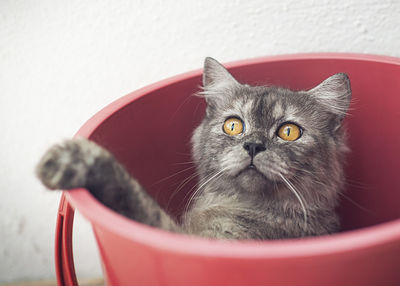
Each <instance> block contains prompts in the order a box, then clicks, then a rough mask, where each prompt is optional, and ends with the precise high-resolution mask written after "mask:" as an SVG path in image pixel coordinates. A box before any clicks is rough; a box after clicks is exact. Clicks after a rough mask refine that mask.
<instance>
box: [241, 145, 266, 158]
mask: <svg viewBox="0 0 400 286" xmlns="http://www.w3.org/2000/svg"><path fill="white" fill-rule="evenodd" d="M243 148H244V149H245V150H246V151H247V152H248V153H249V155H250V156H251V157H252V158H253V157H254V156H255V155H257V154H258V153H260V152H262V151H265V150H266V149H267V148H265V146H264V144H261V143H252V142H246V143H244V145H243Z"/></svg>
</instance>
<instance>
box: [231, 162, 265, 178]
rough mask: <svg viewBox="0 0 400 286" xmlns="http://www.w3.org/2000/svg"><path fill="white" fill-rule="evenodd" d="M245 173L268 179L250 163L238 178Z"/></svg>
mask: <svg viewBox="0 0 400 286" xmlns="http://www.w3.org/2000/svg"><path fill="white" fill-rule="evenodd" d="M244 173H248V174H258V175H260V176H262V177H264V178H265V179H267V177H266V176H265V175H264V174H263V173H262V172H261V171H260V170H259V169H258V168H257V167H256V165H254V164H253V163H250V164H249V165H248V166H247V167H246V168H244V169H242V170H241V171H240V172H239V174H238V176H240V175H242V174H244Z"/></svg>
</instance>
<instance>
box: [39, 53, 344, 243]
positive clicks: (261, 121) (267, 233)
mask: <svg viewBox="0 0 400 286" xmlns="http://www.w3.org/2000/svg"><path fill="white" fill-rule="evenodd" d="M200 95H201V96H204V98H205V100H206V101H207V110H206V114H205V117H204V120H203V122H202V123H201V124H200V125H199V126H198V127H197V129H196V130H195V132H194V135H193V138H192V144H193V157H194V160H195V162H196V166H197V172H198V175H199V178H200V182H199V184H198V188H197V190H196V192H195V194H194V195H193V196H192V201H191V206H190V208H189V209H188V210H187V211H186V212H185V214H184V216H183V223H182V224H181V225H178V224H177V223H176V222H175V221H174V220H173V219H171V218H170V217H169V216H168V214H166V213H165V212H164V210H162V209H161V208H160V207H159V206H158V204H157V203H156V202H155V201H154V200H153V199H152V198H151V197H150V196H148V195H147V193H146V192H145V190H144V189H143V188H142V187H141V185H140V184H139V183H138V182H137V181H136V180H135V179H134V178H131V177H130V176H129V174H128V173H127V172H126V170H125V169H124V168H123V167H122V166H121V165H120V164H119V163H118V162H117V161H116V160H115V158H114V157H113V156H112V155H111V154H110V153H109V152H108V151H106V150H104V149H103V148H101V147H100V146H98V145H97V144H95V143H93V142H90V141H88V140H85V139H80V140H69V141H67V142H64V143H63V144H61V145H56V146H55V147H53V148H51V149H50V150H49V151H48V152H47V153H46V154H45V155H44V157H43V158H42V160H41V161H40V163H39V165H38V167H37V174H38V177H39V178H40V179H41V180H42V182H43V183H44V184H45V185H46V186H47V187H48V188H50V189H73V188H78V187H85V188H87V189H88V190H89V191H90V192H91V193H92V194H93V195H94V196H95V197H96V198H97V199H99V200H100V201H101V202H103V203H104V204H105V205H107V206H108V207H110V208H112V209H113V210H115V211H117V212H119V213H121V214H123V215H125V216H127V217H130V218H132V219H135V220H137V221H140V222H142V223H146V224H149V225H152V226H156V227H160V228H163V229H166V230H171V231H175V232H182V233H187V234H192V235H199V236H203V237H209V238H223V239H281V238H295V237H304V236H311V235H322V234H329V233H333V232H335V231H337V230H338V229H339V218H338V216H337V214H336V213H335V207H336V206H337V203H338V195H339V194H340V192H341V191H342V190H343V186H344V181H345V179H344V174H343V162H344V155H345V153H346V151H347V150H348V149H347V147H346V142H345V141H346V140H345V130H344V128H343V127H342V125H341V123H342V120H343V118H344V116H345V114H346V112H347V110H348V107H349V104H350V97H351V90H350V82H349V79H348V77H347V75H345V74H342V73H341V74H336V75H333V76H331V77H330V78H328V79H326V80H325V81H323V82H322V83H321V84H320V85H318V86H316V87H315V88H313V89H311V90H309V91H292V90H289V89H284V88H279V87H268V86H267V87H265V86H249V85H245V84H240V83H239V82H238V81H237V80H236V79H235V78H234V77H233V76H232V75H231V74H230V73H229V72H228V71H227V70H226V69H225V68H224V67H223V66H222V65H221V64H219V63H218V62H217V61H216V60H214V59H212V58H207V59H206V60H205V65H204V73H203V91H202V92H201V93H200ZM232 116H234V117H237V118H240V119H241V120H242V122H243V124H244V126H245V129H244V131H243V132H242V133H241V134H238V135H234V136H232V135H228V134H227V133H225V132H224V131H223V125H224V122H225V120H226V119H227V118H229V117H232ZM285 122H291V123H295V124H297V125H298V126H300V127H301V129H302V131H303V132H302V134H301V137H300V138H299V139H297V140H295V141H285V140H283V139H281V138H280V137H279V136H278V135H277V130H278V129H279V127H280V126H281V125H282V124H283V123H285ZM249 144H253V145H254V144H258V145H257V146H259V149H257V152H255V153H251V152H249V147H248V146H249ZM246 146H247V147H246Z"/></svg>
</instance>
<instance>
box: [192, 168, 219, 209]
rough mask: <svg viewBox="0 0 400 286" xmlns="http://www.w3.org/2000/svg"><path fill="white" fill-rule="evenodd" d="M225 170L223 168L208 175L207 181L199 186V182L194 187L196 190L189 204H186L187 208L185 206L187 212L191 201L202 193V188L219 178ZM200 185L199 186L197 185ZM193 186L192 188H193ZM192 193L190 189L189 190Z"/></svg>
mask: <svg viewBox="0 0 400 286" xmlns="http://www.w3.org/2000/svg"><path fill="white" fill-rule="evenodd" d="M224 171H225V169H222V170H220V171H218V172H216V173H214V174H211V175H210V176H208V177H207V179H206V180H205V182H203V183H201V185H200V186H198V184H196V186H194V187H193V188H195V187H196V191H194V192H193V194H192V195H191V196H190V198H189V200H188V202H187V204H186V208H185V212H187V211H188V210H189V207H190V204H191V202H192V201H193V200H194V198H195V197H196V196H197V195H198V194H199V193H200V191H202V189H203V188H204V187H205V186H206V185H207V184H209V183H210V182H211V181H212V180H213V179H217V178H218V177H219V176H220V175H221V174H223V172H224ZM197 186H198V187H197ZM193 188H192V189H193ZM189 193H190V191H189Z"/></svg>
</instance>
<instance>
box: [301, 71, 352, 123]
mask: <svg viewBox="0 0 400 286" xmlns="http://www.w3.org/2000/svg"><path fill="white" fill-rule="evenodd" d="M308 93H309V94H310V95H311V96H313V97H314V98H315V99H316V100H317V101H318V102H319V103H320V104H321V105H322V106H323V107H324V108H325V110H327V111H329V112H331V113H333V114H334V115H336V118H337V119H339V121H341V120H342V119H343V118H344V117H345V115H346V113H347V111H348V109H349V105H350V100H351V86H350V80H349V77H348V76H347V74H345V73H337V74H335V75H333V76H331V77H329V78H327V79H326V80H324V81H323V82H322V83H320V84H319V85H317V86H316V87H314V88H312V89H311V90H309V91H308Z"/></svg>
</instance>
